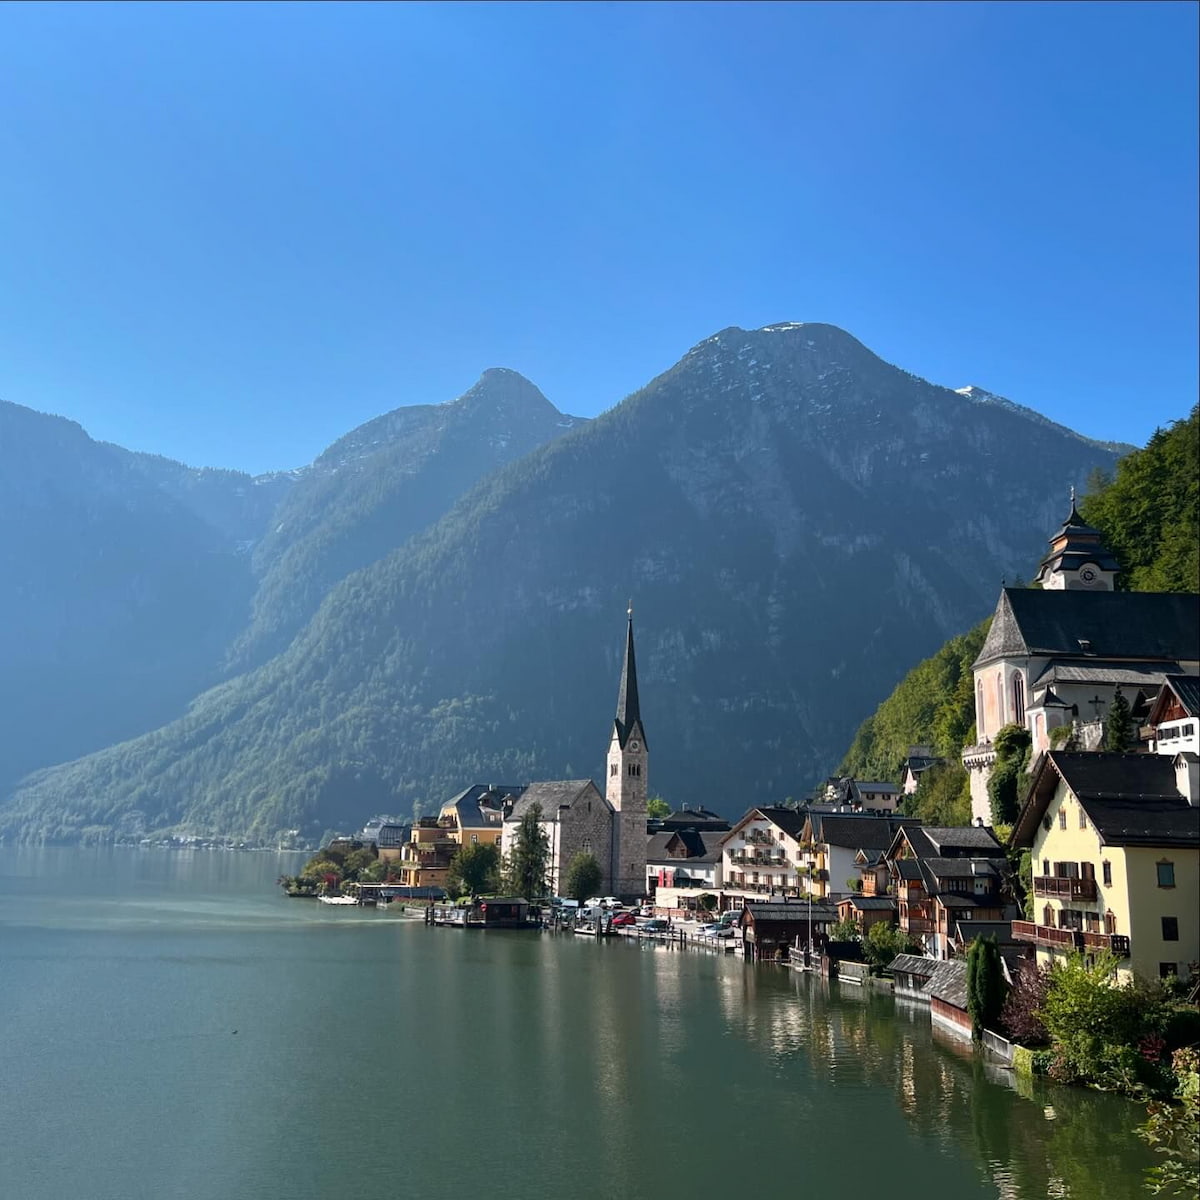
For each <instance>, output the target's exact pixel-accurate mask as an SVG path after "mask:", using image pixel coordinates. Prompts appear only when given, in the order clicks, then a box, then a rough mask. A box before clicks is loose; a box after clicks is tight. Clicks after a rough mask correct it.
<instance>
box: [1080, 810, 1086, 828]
mask: <svg viewBox="0 0 1200 1200" xmlns="http://www.w3.org/2000/svg"><path fill="white" fill-rule="evenodd" d="M1079 828H1080V829H1086V828H1087V813H1085V812H1084V811H1083V805H1080V806H1079Z"/></svg>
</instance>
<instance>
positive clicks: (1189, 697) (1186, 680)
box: [1150, 675, 1200, 725]
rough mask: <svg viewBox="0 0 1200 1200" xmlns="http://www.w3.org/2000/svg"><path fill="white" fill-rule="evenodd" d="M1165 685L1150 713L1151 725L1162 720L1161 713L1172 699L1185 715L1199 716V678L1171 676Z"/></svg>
mask: <svg viewBox="0 0 1200 1200" xmlns="http://www.w3.org/2000/svg"><path fill="white" fill-rule="evenodd" d="M1165 684H1166V685H1165V686H1164V687H1163V689H1162V691H1160V692H1159V694H1158V698H1157V700H1155V702H1154V706H1153V708H1152V710H1151V712H1150V723H1151V724H1152V725H1157V724H1158V723H1159V722H1160V721H1161V720H1162V713H1163V712H1164V711H1165V710H1166V708H1167V706H1168V705H1169V704H1170V702H1171V699H1172V697H1174V699H1176V700H1178V701H1179V704H1180V707H1181V708H1182V709H1183V711H1184V713H1185V715H1187V716H1189V717H1194V716H1196V715H1197V714H1200V678H1197V677H1196V676H1195V675H1173V676H1171V677H1170V678H1169V679H1167V680H1166V681H1165Z"/></svg>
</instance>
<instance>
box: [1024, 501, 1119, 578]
mask: <svg viewBox="0 0 1200 1200" xmlns="http://www.w3.org/2000/svg"><path fill="white" fill-rule="evenodd" d="M1120 569H1121V567H1120V564H1119V563H1118V562H1117V560H1116V559H1115V558H1113V556H1112V555H1111V554H1110V553H1109V552H1108V550H1107V549H1106V548H1105V546H1104V543H1103V542H1102V541H1101V534H1100V530H1098V529H1093V528H1092V527H1091V526H1090V525H1089V524H1087V522H1086V521H1084V519H1083V518H1082V517H1081V516H1080V515H1079V510H1078V509H1077V508H1076V507H1075V489H1074V488H1072V489H1071V511H1070V513H1069V514H1068V516H1067V519H1066V520H1065V521H1064V522H1063V524H1062V528H1061V529H1060V530H1059V531H1058V532H1057V533H1056V534H1055V535H1054V536H1053V537H1052V538H1051V539H1050V552H1049V553H1048V554H1047V555H1046V557H1045V558H1043V559H1042V562H1041V566H1040V567H1039V569H1038V575H1037V582H1038V583H1040V584H1041V585H1042V587H1043V588H1045V589H1046V590H1047V591H1052V592H1053V591H1059V592H1061V591H1070V592H1074V591H1087V592H1111V591H1112V590H1113V581H1114V580H1115V579H1116V576H1117V572H1118V571H1120Z"/></svg>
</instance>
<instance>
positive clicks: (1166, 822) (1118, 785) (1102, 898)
mask: <svg viewBox="0 0 1200 1200" xmlns="http://www.w3.org/2000/svg"><path fill="white" fill-rule="evenodd" d="M1198 765H1200V760H1198V759H1197V758H1196V756H1195V755H1189V754H1180V755H1176V756H1175V757H1174V758H1170V757H1168V756H1166V755H1137V754H1104V753H1071V752H1066V751H1061V750H1055V751H1051V752H1050V753H1049V754H1047V755H1046V756H1045V757H1044V758H1043V759H1042V760H1041V762H1040V763H1039V764H1038V768H1037V770H1036V772H1035V775H1034V778H1033V781H1032V783H1031V785H1030V788H1029V792H1028V796H1027V799H1026V801H1025V804H1024V807H1023V808H1022V811H1021V814H1020V816H1019V818H1018V820H1017V823H1016V825H1015V826H1014V827H1013V833H1012V841H1013V845H1014V846H1021V847H1026V848H1028V849H1029V850H1030V852H1031V856H1032V858H1033V864H1034V868H1033V894H1034V918H1035V919H1034V920H1033V921H1014V922H1013V925H1012V929H1013V937H1014V938H1016V939H1017V940H1019V941H1021V942H1023V943H1025V944H1026V945H1027V946H1030V947H1032V948H1033V949H1034V952H1035V954H1036V957H1037V961H1038V963H1039V964H1043V965H1045V964H1049V963H1051V962H1053V961H1054V960H1055V959H1057V958H1061V957H1063V956H1065V955H1067V954H1069V953H1071V952H1072V951H1076V950H1078V951H1082V952H1083V953H1085V954H1087V953H1099V952H1102V951H1108V952H1111V953H1112V954H1114V955H1116V957H1117V958H1118V959H1119V960H1120V961H1119V964H1118V974H1119V975H1120V976H1121V977H1123V978H1126V979H1128V978H1129V977H1130V976H1131V975H1134V974H1136V975H1140V976H1143V977H1146V978H1151V979H1153V978H1158V977H1162V976H1168V975H1179V976H1182V977H1185V978H1186V977H1188V976H1190V975H1191V974H1192V973H1193V971H1194V970H1195V964H1196V963H1197V961H1198V960H1200V798H1198V797H1200V780H1198V778H1197V774H1198V770H1197V768H1198Z"/></svg>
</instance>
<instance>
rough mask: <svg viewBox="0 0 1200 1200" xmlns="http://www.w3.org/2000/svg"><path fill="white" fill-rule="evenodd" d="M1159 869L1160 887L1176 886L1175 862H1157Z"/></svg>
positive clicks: (1156, 865)
mask: <svg viewBox="0 0 1200 1200" xmlns="http://www.w3.org/2000/svg"><path fill="white" fill-rule="evenodd" d="M1155 867H1156V869H1157V871H1158V886H1159V887H1174V886H1175V864H1174V863H1173V862H1166V861H1165V860H1164V861H1163V862H1160V863H1155Z"/></svg>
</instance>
